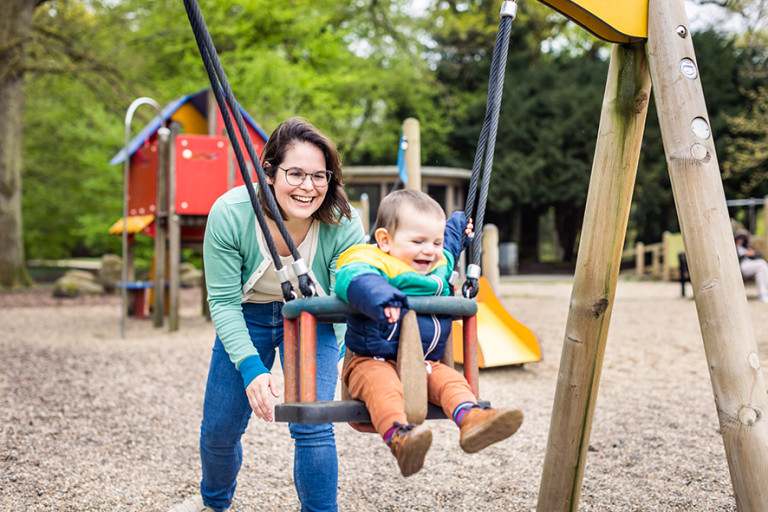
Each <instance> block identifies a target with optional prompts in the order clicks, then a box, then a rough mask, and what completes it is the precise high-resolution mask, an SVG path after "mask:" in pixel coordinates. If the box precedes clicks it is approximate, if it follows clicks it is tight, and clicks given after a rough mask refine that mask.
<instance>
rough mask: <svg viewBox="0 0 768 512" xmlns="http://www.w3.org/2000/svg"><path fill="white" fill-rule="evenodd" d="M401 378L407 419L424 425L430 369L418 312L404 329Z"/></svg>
mask: <svg viewBox="0 0 768 512" xmlns="http://www.w3.org/2000/svg"><path fill="white" fill-rule="evenodd" d="M397 374H398V375H399V376H400V382H402V384H403V398H404V399H405V415H406V417H407V418H408V423H411V424H417V425H418V424H421V423H424V420H425V419H426V417H427V369H426V366H425V365H424V349H423V348H422V346H421V335H420V334H419V324H418V322H417V320H416V312H415V311H413V310H410V311H408V313H406V314H405V316H404V317H403V319H402V321H401V325H400V345H399V347H398V349H397Z"/></svg>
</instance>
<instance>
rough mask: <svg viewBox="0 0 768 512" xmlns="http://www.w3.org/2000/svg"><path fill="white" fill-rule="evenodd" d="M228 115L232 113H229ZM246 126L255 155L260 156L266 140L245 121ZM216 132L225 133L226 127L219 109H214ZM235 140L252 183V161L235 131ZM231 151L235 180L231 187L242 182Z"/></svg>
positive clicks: (253, 176)
mask: <svg viewBox="0 0 768 512" xmlns="http://www.w3.org/2000/svg"><path fill="white" fill-rule="evenodd" d="M230 117H232V115H231V114H230ZM232 122H233V123H234V122H235V120H234V117H232ZM245 126H246V128H247V129H248V136H249V137H250V138H251V142H252V143H253V149H254V150H255V151H256V156H257V157H261V150H262V149H264V144H265V143H266V141H265V140H264V139H263V138H261V135H259V133H258V132H257V131H256V130H254V129H253V127H251V125H249V124H248V123H247V122H246V123H245ZM235 131H236V132H237V128H235ZM216 133H222V134H225V133H226V128H225V127H224V118H222V117H221V111H220V110H219V109H216ZM237 141H238V143H239V144H240V147H241V148H242V151H243V157H244V158H245V162H246V165H248V169H249V170H250V171H251V179H252V180H253V181H254V183H255V182H256V181H258V180H257V178H256V173H255V171H254V168H253V162H251V159H250V158H249V157H248V150H247V149H246V148H245V144H244V143H243V139H242V137H240V133H239V132H237ZM230 151H232V153H231V154H232V162H233V165H234V169H235V181H234V184H233V185H232V186H233V187H237V186H240V185H242V184H243V177H242V175H241V174H240V167H239V166H238V165H237V158H235V153H234V151H233V150H230Z"/></svg>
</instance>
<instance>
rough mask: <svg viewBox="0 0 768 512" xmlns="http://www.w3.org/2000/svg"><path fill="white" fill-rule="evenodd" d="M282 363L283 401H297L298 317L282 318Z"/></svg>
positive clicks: (298, 385)
mask: <svg viewBox="0 0 768 512" xmlns="http://www.w3.org/2000/svg"><path fill="white" fill-rule="evenodd" d="M283 343H284V344H285V348H284V355H283V359H284V363H283V376H284V379H285V383H284V384H283V387H284V388H285V401H286V403H294V402H298V401H299V387H300V383H299V319H298V318H297V319H295V320H288V319H287V318H285V319H283Z"/></svg>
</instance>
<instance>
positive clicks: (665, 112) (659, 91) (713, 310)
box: [647, 0, 768, 512]
mask: <svg viewBox="0 0 768 512" xmlns="http://www.w3.org/2000/svg"><path fill="white" fill-rule="evenodd" d="M648 7H649V26H648V43H647V51H648V60H649V64H650V68H651V76H652V77H653V83H654V88H655V99H656V106H657V110H658V114H659V122H660V125H661V134H662V138H663V141H664V148H665V152H666V155H667V164H668V166H669V173H670V179H671V183H672V190H673V192H674V197H675V202H676V206H677V213H678V218H679V220H680V228H681V232H682V235H683V243H684V245H685V248H686V253H687V255H688V269H689V273H690V277H691V284H692V286H693V289H694V298H695V299H696V309H697V311H698V315H699V323H700V325H701V333H702V337H703V341H704V349H705V352H706V357H707V362H708V365H709V372H710V380H711V382H712V388H713V391H714V395H715V405H716V407H717V413H718V417H719V419H720V431H721V434H722V437H723V443H724V445H725V453H726V456H727V459H728V467H729V470H730V473H731V482H732V484H733V492H734V496H735V499H736V507H737V508H738V510H739V511H741V512H747V511H749V512H757V511H766V510H768V485H766V482H768V423H766V417H765V414H766V412H768V396H766V387H765V381H764V378H763V374H762V372H761V369H760V362H759V358H758V355H757V344H756V342H755V335H754V331H753V328H752V325H751V318H750V314H749V310H748V308H747V301H746V295H745V292H744V285H743V282H742V278H741V272H740V270H739V264H738V260H737V256H736V252H735V250H734V246H733V236H732V232H731V224H730V218H729V214H728V208H727V205H726V202H725V194H724V192H723V185H722V181H721V177H720V169H719V165H718V162H717V157H716V154H715V144H714V141H713V140H712V136H711V131H710V124H709V118H708V115H707V108H706V104H705V102H704V94H703V90H702V85H701V82H700V80H699V73H698V65H697V63H696V57H695V53H694V48H693V42H692V41H691V35H690V31H689V29H688V20H687V18H686V14H685V6H684V4H683V0H650V2H649V6H648Z"/></svg>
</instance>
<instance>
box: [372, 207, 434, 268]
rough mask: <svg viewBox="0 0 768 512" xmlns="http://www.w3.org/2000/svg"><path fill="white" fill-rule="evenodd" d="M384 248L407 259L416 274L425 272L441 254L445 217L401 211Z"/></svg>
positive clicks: (391, 254)
mask: <svg viewBox="0 0 768 512" xmlns="http://www.w3.org/2000/svg"><path fill="white" fill-rule="evenodd" d="M403 217H404V218H401V219H400V222H399V224H400V225H399V226H398V228H397V231H396V232H395V234H394V236H390V237H389V244H388V247H387V248H384V247H382V249H383V250H384V252H386V253H388V254H389V255H390V256H393V257H395V258H397V259H399V260H402V261H404V262H405V263H407V264H408V265H409V266H410V267H411V268H412V269H414V270H415V271H416V272H418V273H419V274H428V273H429V271H430V270H432V267H433V266H434V265H435V263H437V262H438V261H439V260H440V257H441V256H442V255H443V233H444V232H445V218H441V217H437V216H429V215H428V216H423V215H422V216H420V217H419V216H415V215H403Z"/></svg>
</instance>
